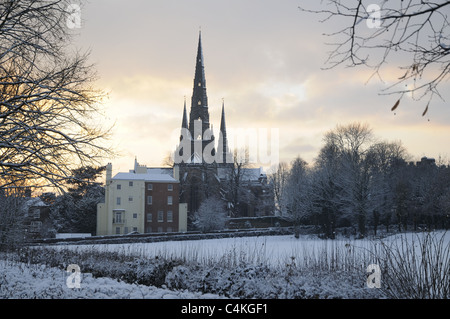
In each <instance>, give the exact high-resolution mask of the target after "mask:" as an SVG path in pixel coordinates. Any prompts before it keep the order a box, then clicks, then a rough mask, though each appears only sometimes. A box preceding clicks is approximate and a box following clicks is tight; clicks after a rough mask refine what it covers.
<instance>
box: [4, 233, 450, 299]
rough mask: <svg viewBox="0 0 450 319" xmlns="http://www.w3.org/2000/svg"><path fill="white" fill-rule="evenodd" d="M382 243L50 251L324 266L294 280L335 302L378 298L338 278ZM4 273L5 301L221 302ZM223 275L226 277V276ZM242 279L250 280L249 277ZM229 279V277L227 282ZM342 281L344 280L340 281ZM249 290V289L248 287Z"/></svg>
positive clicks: (8, 267)
mask: <svg viewBox="0 0 450 319" xmlns="http://www.w3.org/2000/svg"><path fill="white" fill-rule="evenodd" d="M417 236H423V234H414V233H409V234H398V235H394V236H390V237H387V238H385V239H383V242H384V243H398V242H401V243H403V241H404V240H406V241H408V242H413V243H414V240H415V239H417ZM437 236H438V237H439V238H442V239H443V241H444V242H445V243H446V244H445V245H448V243H449V242H450V232H445V233H444V232H438V233H437ZM443 236H444V237H443ZM376 243H379V241H373V240H367V239H365V240H355V239H336V240H322V239H318V238H317V237H314V236H312V237H311V236H303V237H301V238H300V239H296V238H294V236H261V237H247V238H245V237H239V238H224V239H209V240H186V241H168V242H155V243H134V244H130V243H127V244H109V245H106V244H99V245H61V246H48V247H51V248H54V249H73V250H77V251H88V252H90V253H93V254H95V253H96V251H100V252H105V251H114V252H118V253H123V254H127V255H134V256H138V257H141V258H155V257H162V258H163V259H164V258H166V259H171V258H173V259H176V258H181V259H183V260H185V261H186V262H187V263H186V265H187V266H188V265H189V262H194V263H199V264H204V265H208V266H205V269H210V270H211V269H213V270H214V271H219V268H216V267H219V266H220V267H228V268H227V269H233V266H234V265H245V269H244V267H236V268H235V269H236V272H237V273H239V272H238V270H243V271H247V270H248V269H252V268H251V266H250V265H255V266H257V267H256V268H254V269H260V268H258V267H260V265H265V266H268V267H272V268H274V269H276V271H278V270H279V271H282V272H289V270H290V267H291V266H292V265H293V263H294V262H295V265H296V267H300V269H307V270H309V269H310V268H309V267H312V268H314V267H315V266H317V265H320V266H323V265H324V263H325V265H326V266H327V267H329V270H330V271H328V272H325V275H324V276H323V278H322V275H320V276H319V277H317V276H314V275H312V276H311V275H310V273H309V272H308V271H306V272H303V273H304V274H305V276H306V277H301V276H300V277H298V274H297V275H296V276H297V277H295V276H294V277H292V278H291V279H292V280H295V285H296V286H298V285H300V286H301V285H303V286H302V287H305V291H307V292H308V293H309V292H310V291H312V292H314V294H313V295H317V296H318V297H319V298H321V296H322V295H323V296H325V298H329V297H332V296H335V297H337V298H371V297H370V296H371V295H370V294H367V292H370V293H372V292H373V291H372V290H371V289H369V290H368V289H367V287H365V282H359V279H358V280H357V285H356V286H354V282H353V281H354V278H353V277H348V278H347V277H336V276H337V275H339V273H340V272H341V271H342V270H344V271H345V270H346V268H345V269H344V268H343V267H342V265H348V266H349V267H353V268H357V269H360V270H359V271H363V272H365V267H367V266H368V265H369V264H371V263H372V256H373V255H372V252H373V248H374V247H375V246H374V244H376ZM417 244H418V242H417ZM37 249H39V248H37ZM324 260H325V262H324ZM67 263H70V261H67ZM211 265H213V267H214V268H211ZM230 266H231V267H230ZM241 268H242V269H241ZM0 269H2V271H1V273H0V298H18V299H25V298H26V299H29V298H58V299H73V298H88V299H104V298H112V299H124V298H130V299H140V298H148V299H201V298H208V299H215V298H221V297H220V296H218V295H215V294H202V293H196V292H191V291H187V290H181V291H175V290H170V289H167V288H166V287H165V286H163V288H156V287H151V286H144V285H138V284H127V283H124V282H121V281H118V280H114V279H111V278H94V277H93V276H92V275H91V274H89V273H83V272H82V274H81V275H82V280H81V288H68V287H67V285H66V280H67V278H68V276H69V275H70V274H69V273H67V272H66V271H64V270H61V269H57V268H50V267H46V266H44V265H27V264H23V263H19V262H17V261H14V262H13V261H5V260H1V259H0ZM184 270H187V271H192V270H189V269H188V268H186V267H183V266H181V268H177V271H175V272H174V273H173V274H172V275H171V276H180V275H183V271H184ZM81 271H82V270H81ZM208 271H209V270H208ZM208 271H207V272H208ZM252 271H253V270H252ZM233 272H234V271H233ZM218 273H220V271H219V272H218ZM242 273H243V274H245V272H242ZM300 273H302V272H300ZM225 274H226V276H228V277H229V275H230V274H232V273H231V272H229V271H228V272H227V271H225V272H223V275H224V276H225ZM192 275H193V276H194V277H193V278H191V277H190V276H188V277H186V278H185V279H182V280H183V281H186V282H187V281H189V280H191V281H192V280H194V281H195V280H197V279H198V278H200V277H201V272H200V273H199V274H192ZM208 275H209V273H208ZM195 276H197V277H195ZM199 276H200V277H199ZM228 277H226V278H225V277H224V278H223V280H225V279H227V278H228ZM251 278H253V277H251ZM258 278H259V277H258ZM258 278H257V277H255V278H254V279H253V280H254V281H257V280H259V281H260V282H259V284H261V285H262V284H264V282H265V281H264V280H263V279H261V278H259V279H258ZM338 278H344V279H343V280H340V279H338ZM172 279H173V278H172ZM228 279H229V278H228ZM247 279H248V278H247ZM278 279H279V278H278ZM278 279H277V280H278ZM218 280H219V281H220V280H222V279H220V278H218ZM238 280H239V279H238ZM245 280H246V279H245V278H244V279H242V283H244V282H245ZM273 280H275V279H273ZM225 281H226V280H225ZM347 281H348V282H347ZM190 284H193V283H190ZM245 284H246V285H247V284H248V283H245ZM254 284H256V283H254ZM182 286H183V285H182ZM309 286H311V287H309ZM246 289H247V288H246ZM325 290H329V292H326V291H325ZM352 290H353V291H354V292H353V291H352ZM212 292H214V291H212ZM375 298H376V297H375Z"/></svg>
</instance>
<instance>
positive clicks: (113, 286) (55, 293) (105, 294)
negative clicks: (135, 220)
mask: <svg viewBox="0 0 450 319" xmlns="http://www.w3.org/2000/svg"><path fill="white" fill-rule="evenodd" d="M0 269H2V271H1V274H0V299H35V298H38V299H216V298H220V297H218V296H217V295H213V294H200V293H193V292H189V291H173V290H169V289H163V288H156V287H151V286H150V287H149V286H144V285H136V284H127V283H124V282H120V281H117V280H113V279H110V278H93V277H92V275H91V274H84V273H82V274H81V276H82V277H81V278H80V288H69V287H68V286H67V279H68V277H69V276H71V274H70V273H68V272H66V271H63V270H60V269H57V268H50V267H46V266H44V265H26V264H24V263H18V262H12V261H5V260H0ZM74 284H75V280H73V281H71V282H69V285H74Z"/></svg>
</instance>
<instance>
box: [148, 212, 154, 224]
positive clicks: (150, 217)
mask: <svg viewBox="0 0 450 319" xmlns="http://www.w3.org/2000/svg"><path fill="white" fill-rule="evenodd" d="M152 221H153V215H152V213H147V222H148V223H151V222H152Z"/></svg>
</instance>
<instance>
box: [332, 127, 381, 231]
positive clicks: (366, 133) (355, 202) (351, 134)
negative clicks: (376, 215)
mask: <svg viewBox="0 0 450 319" xmlns="http://www.w3.org/2000/svg"><path fill="white" fill-rule="evenodd" d="M324 140H325V144H326V145H328V147H333V148H334V149H335V150H336V151H337V154H336V155H337V156H338V158H339V174H338V175H337V177H336V180H335V182H336V184H337V185H338V187H339V188H340V189H341V192H339V194H338V196H339V201H340V203H341V204H342V206H343V207H344V209H345V211H346V214H347V215H348V216H349V217H352V218H354V217H356V221H357V224H358V231H359V233H360V234H361V235H363V236H364V235H365V234H366V219H367V214H368V211H369V203H370V193H371V188H370V187H371V164H372V156H370V155H371V153H370V152H369V149H370V145H371V142H372V140H373V135H372V130H371V129H370V128H369V127H368V125H366V124H361V123H357V122H356V123H351V124H349V125H344V126H342V125H338V126H337V127H336V128H335V129H334V130H332V131H330V132H328V133H327V134H326V135H325V138H324Z"/></svg>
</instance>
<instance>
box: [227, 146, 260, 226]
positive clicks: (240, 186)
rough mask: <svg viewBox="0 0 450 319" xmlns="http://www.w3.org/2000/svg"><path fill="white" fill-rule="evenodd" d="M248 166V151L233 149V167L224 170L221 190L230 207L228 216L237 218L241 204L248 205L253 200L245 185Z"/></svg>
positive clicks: (246, 149)
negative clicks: (224, 174) (223, 183)
mask: <svg viewBox="0 0 450 319" xmlns="http://www.w3.org/2000/svg"><path fill="white" fill-rule="evenodd" d="M249 166H250V160H249V150H248V148H245V149H239V150H238V149H235V150H234V151H233V165H229V166H228V167H227V169H226V171H227V173H226V175H227V176H226V180H225V188H224V189H223V190H222V191H223V193H224V198H225V199H226V200H227V201H228V203H229V206H230V216H231V217H237V216H239V214H240V211H241V207H242V206H243V204H248V203H250V202H251V201H252V199H253V196H252V195H253V194H252V193H251V192H250V188H249V187H246V186H248V185H247V184H246V181H245V180H246V178H247V170H246V169H247V168H249Z"/></svg>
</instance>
